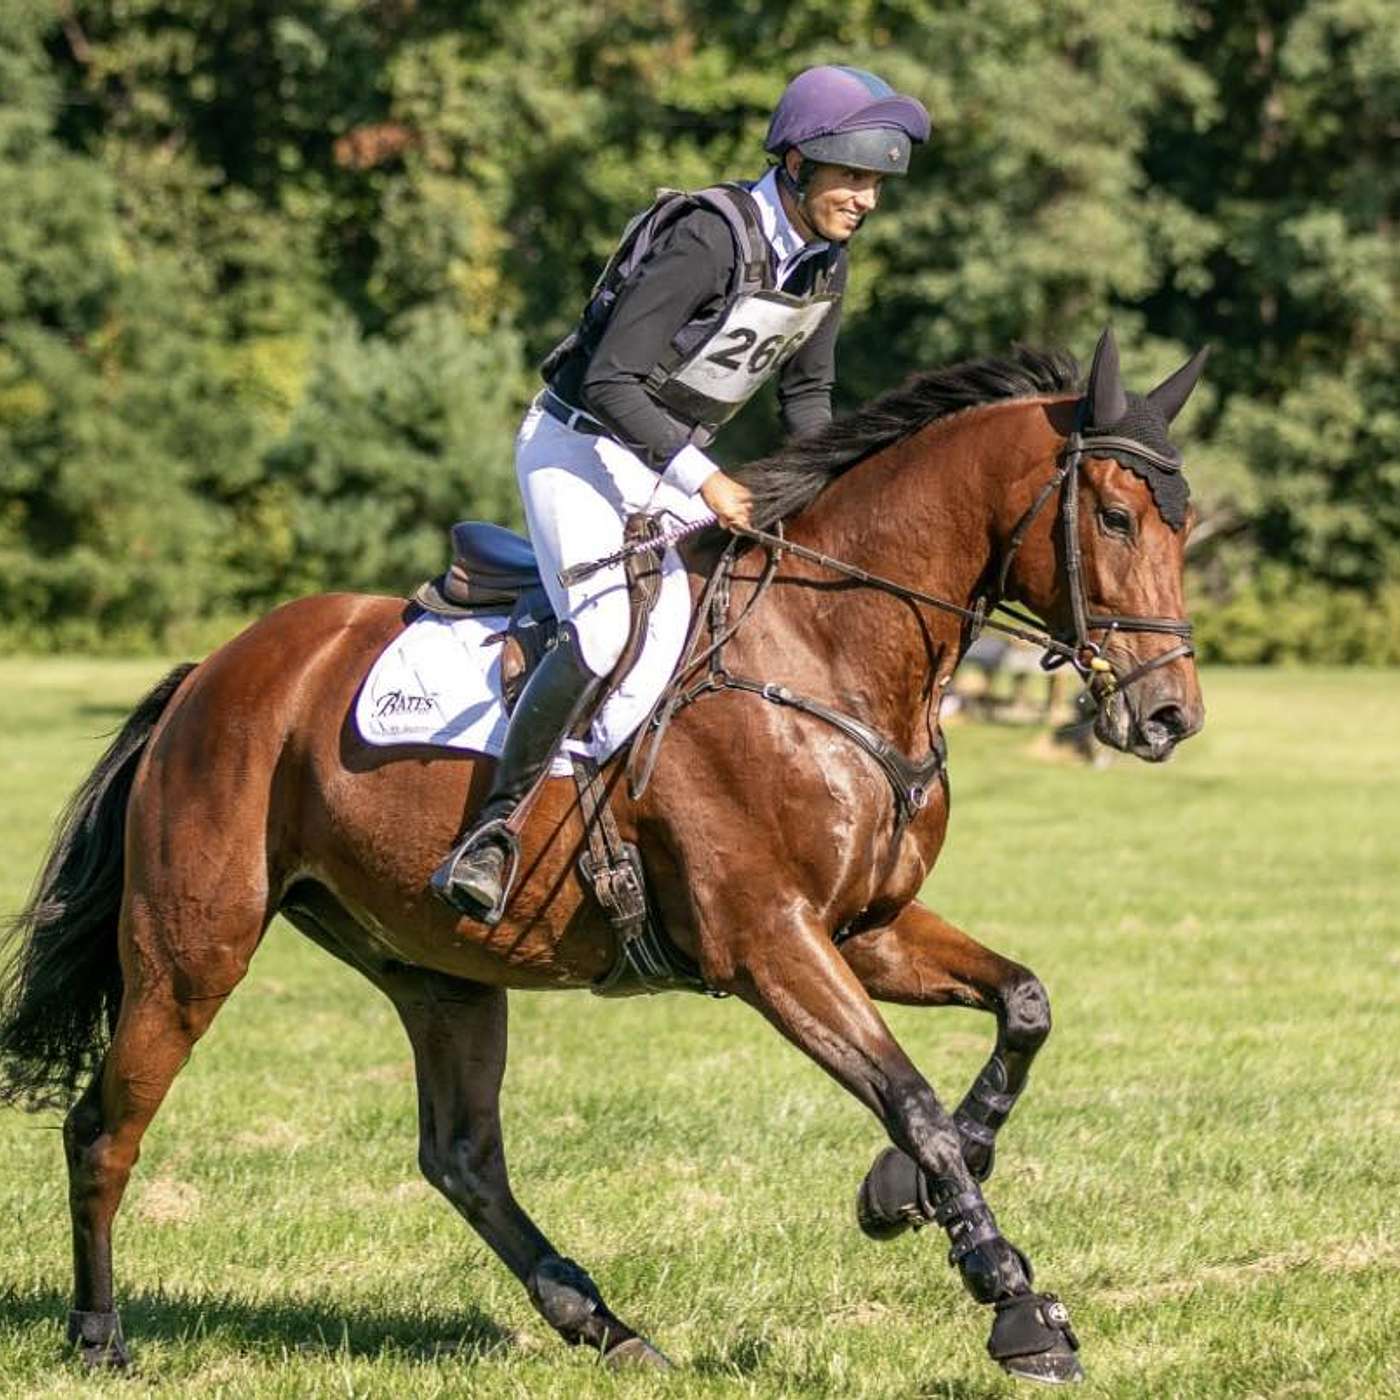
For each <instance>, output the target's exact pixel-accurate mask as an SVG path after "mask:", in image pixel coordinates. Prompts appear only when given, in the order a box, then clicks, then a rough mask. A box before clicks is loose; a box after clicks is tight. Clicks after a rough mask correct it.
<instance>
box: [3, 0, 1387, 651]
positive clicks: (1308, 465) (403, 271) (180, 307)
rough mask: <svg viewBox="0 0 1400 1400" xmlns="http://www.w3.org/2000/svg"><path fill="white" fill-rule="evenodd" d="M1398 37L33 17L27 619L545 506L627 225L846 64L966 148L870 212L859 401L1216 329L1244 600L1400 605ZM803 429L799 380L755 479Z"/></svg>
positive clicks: (25, 348)
mask: <svg viewBox="0 0 1400 1400" xmlns="http://www.w3.org/2000/svg"><path fill="white" fill-rule="evenodd" d="M1394 33H1395V28H1394V25H1393V23H1392V22H1391V20H1390V14H1389V6H1387V5H1386V4H1385V3H1384V0H1281V2H1276V0H1269V3H1265V0H1245V3H1242V4H1238V5H1230V6H1225V5H1220V4H1217V3H1213V0H1149V3H1144V4H1129V3H1127V2H1126V0H1113V3H1110V4H1106V5H1099V6H1084V5H1080V4H1068V3H1052V4H1038V3H1035V4H1033V3H1029V0H971V3H969V4H966V5H962V6H942V5H933V4H930V3H928V0H900V3H897V4H893V5H891V4H885V3H877V2H876V0H844V3H842V4H839V5H838V4H835V3H833V0H779V3H768V4H762V5H760V4H749V3H745V4H742V5H734V6H729V7H725V8H722V9H720V10H718V11H716V10H715V9H714V7H712V6H705V5H701V4H699V3H698V0H662V3H659V4H656V5H653V6H650V7H643V8H641V9H639V8H638V7H636V6H634V5H624V4H621V3H617V0H605V3H601V4H592V5H582V4H577V3H564V4H560V3H558V0H512V3H506V0H482V3H478V4H476V5H473V6H469V7H462V6H460V5H455V4H451V3H448V0H383V3H376V4H373V5H363V4H359V3H354V0H293V3H289V4H281V5H277V6H266V5H262V4H258V3H254V0H234V3H230V4H225V5H219V6H214V7H210V6H208V5H206V4H204V3H202V0H160V3H157V0H123V3H122V4H120V5H115V6H114V5H106V4H98V3H95V0H75V3H73V4H71V5H65V6H62V7H55V6H53V5H51V4H48V3H45V0H15V2H14V3H11V4H9V5H7V6H6V7H5V8H4V13H3V14H0V208H3V209H4V210H5V219H4V220H3V221H0V635H5V636H9V637H12V638H13V637H14V636H16V635H17V634H18V631H17V629H18V630H22V631H25V632H26V634H27V635H33V633H32V630H31V629H37V630H38V631H39V632H40V633H43V634H46V635H48V636H50V637H51V638H53V639H55V640H57V639H63V638H66V639H69V640H74V639H77V638H80V637H89V636H98V635H105V636H113V635H121V636H123V637H134V636H144V637H146V638H148V639H156V638H158V637H160V636H161V635H163V634H169V633H170V630H171V629H172V628H176V629H186V630H187V629H188V628H189V627H190V626H191V625H192V624H193V623H195V622H196V621H197V620H198V619H201V618H210V617H219V616H223V615H226V614H227V613H229V612H230V611H235V612H236V611H239V610H244V609H251V608H257V607H262V606H264V605H266V604H267V603H268V602H270V601H273V600H275V599H278V598H281V597H283V596H286V595H287V594H288V593H290V592H295V591H297V590H300V589H304V588H308V587H318V588H320V587H325V588H333V587H358V588H381V589H383V588H391V589H401V588H403V587H405V586H406V583H407V582H408V581H409V580H411V579H412V578H413V577H414V576H416V575H417V574H420V573H425V572H429V571H431V570H433V569H435V568H436V567H439V566H440V564H441V562H442V548H441V540H442V532H443V530H444V529H445V527H446V526H447V525H448V524H450V522H451V521H452V520H453V519H454V518H458V517H460V516H463V515H466V514H469V513H473V512H480V513H487V514H491V515H493V516H494V517H496V518H500V519H510V518H513V517H514V515H515V512H516V510H517V507H516V505H515V503H514V496H513V488H512V486H511V481H510V457H511V443H512V439H513V435H514V429H515V423H516V418H517V415H518V412H519V409H520V407H521V405H522V404H523V402H524V401H525V399H526V398H527V397H528V395H529V394H530V393H531V392H532V391H533V387H534V379H533V366H534V364H535V363H536V362H537V361H538V359H539V358H540V356H541V355H542V354H543V353H544V352H545V351H546V350H547V349H548V348H549V347H550V346H551V345H552V344H553V343H554V341H555V340H556V339H557V338H558V337H559V336H560V335H561V334H562V333H563V332H564V331H565V330H566V329H567V327H568V325H569V323H570V322H571V321H572V319H573V317H574V316H575V315H576V314H577V311H578V309H579V307H580V305H581V303H582V301H583V298H584V296H585V295H586V292H587V289H588V287H589V285H590V284H591V282H592V280H593V278H594V276H595V275H596V273H597V270H598V268H599V266H600V264H601V263H602V261H603V259H604V258H605V257H606V255H607V253H608V251H609V249H610V248H611V246H612V241H613V239H614V237H615V236H616V233H617V231H618V230H619V229H620V228H621V226H622V225H623V223H624V222H625V221H626V219H627V218H628V217H629V216H630V215H631V214H632V213H633V212H635V210H636V209H637V208H639V207H640V206H642V205H643V204H645V203H646V201H647V199H648V198H649V196H650V194H651V192H652V190H653V189H654V188H655V187H656V186H658V185H681V186H686V185H689V186H696V185H700V184H703V183H707V182H709V181H712V180H715V179H722V178H736V177H737V178H742V177H751V176H754V175H757V174H759V173H760V172H761V170H762V168H763V164H764V161H763V157H762V155H761V140H762V135H763V131H764V127H765V123H766V120H767V116H768V112H769V110H770V108H771V105H772V102H773V99H774V98H775V96H776V94H777V93H778V92H779V91H780V90H781V87H782V85H783V83H784V82H785V81H786V80H787V78H789V77H790V76H791V75H792V74H793V73H794V72H795V71H797V70H798V69H800V68H802V67H804V66H806V65H807V64H809V63H816V62H824V61H839V62H848V63H857V64H864V65H867V66H869V67H871V68H874V69H875V70H877V71H879V72H880V73H882V74H883V75H884V76H886V77H888V78H889V79H890V80H891V81H892V82H894V83H895V84H896V85H898V86H900V87H902V88H904V89H906V90H909V91H911V92H913V93H915V94H917V95H918V96H920V97H921V98H922V99H923V100H924V101H925V102H926V104H927V105H928V106H929V108H930V110H931V111H932V113H933V117H934V127H935V135H934V139H933V141H932V142H931V143H930V145H929V146H928V147H927V148H926V149H925V150H923V151H921V152H920V153H919V155H918V157H917V159H916V161H915V166H914V170H913V173H912V175H911V177H910V179H909V180H907V181H905V182H902V183H900V185H899V187H898V188H894V187H892V188H890V189H889V190H888V191H887V194H886V198H885V207H884V208H882V209H881V210H880V212H879V214H878V215H877V217H876V218H874V219H873V220H872V221H871V224H870V226H869V228H868V229H867V230H865V231H864V232H863V233H862V234H861V237H860V240H859V244H858V247H857V249H856V256H855V258H854V261H853V272H852V282H851V287H850V292H849V295H848V301H847V309H846V320H845V327H844V330H843V335H842V341H841V349H840V369H841V378H840V381H839V384H838V400H839V403H840V404H841V405H844V406H850V405H851V404H853V403H855V402H857V401H859V400H861V399H864V398H866V397H868V396H870V395H872V394H874V393H876V392H878V391H879V390H880V389H882V388H884V387H886V386H888V385H889V384H891V383H892V382H894V381H896V380H898V379H899V378H901V377H902V376H903V375H904V374H905V373H907V372H908V371H909V370H911V369H915V368H918V367H921V366H926V365H931V364H935V363H941V362H946V361H950V360H954V359H958V358H962V357H965V356H967V355H971V354H978V353H984V352H987V351H990V350H995V349H999V348H1002V347H1004V346H1005V345H1006V343H1007V342H1008V341H1011V340H1026V341H1031V342H1041V343H1046V342H1050V343H1059V344H1065V345H1068V346H1070V347H1071V348H1074V349H1077V350H1079V351H1080V352H1081V353H1083V352H1084V351H1085V350H1087V348H1088V346H1089V345H1090V344H1092V341H1093V338H1094V336H1095V335H1096V334H1097V331H1098V329H1099V327H1100V326H1101V325H1102V324H1103V323H1104V322H1105V321H1108V320H1112V321H1114V322H1115V323H1116V324H1117V326H1118V328H1119V332H1120V339H1121V340H1122V341H1123V342H1124V346H1125V356H1126V360H1127V368H1128V372H1129V376H1130V378H1131V380H1132V381H1133V382H1137V383H1148V382H1151V380H1152V379H1153V378H1154V377H1155V376H1158V375H1160V374H1162V373H1163V372H1165V371H1166V370H1168V369H1169V368H1171V367H1173V366H1174V364H1176V363H1178V362H1179V361H1180V360H1181V359H1182V358H1183V357H1184V355H1185V353H1186V352H1187V351H1188V350H1189V349H1191V348H1194V347H1195V346H1196V345H1198V344H1200V343H1203V342H1207V341H1209V342H1210V343H1211V344H1212V345H1213V346H1214V349H1215V355H1214V358H1213V360H1212V363H1211V366H1210V368H1209V371H1208V382H1207V385H1206V386H1205V388H1204V389H1203V391H1202V392H1201V393H1200V394H1198V396H1197V401H1196V402H1193V404H1192V405H1191V409H1190V410H1189V411H1188V416H1187V419H1186V420H1185V422H1184V424H1183V434H1184V435H1185V436H1187V437H1188V438H1193V439H1194V441H1193V442H1192V460H1193V464H1194V465H1195V470H1194V472H1193V486H1194V488H1195V494H1196V498H1197V500H1198V502H1199V504H1200V507H1201V511H1202V515H1203V517H1204V522H1205V527H1206V528H1205V529H1204V530H1203V532H1202V540H1203V543H1202V544H1201V547H1200V548H1199V549H1197V550H1196V551H1195V554H1194V555H1193V558H1194V560H1195V563H1196V573H1197V588H1196V592H1197V594H1198V596H1199V597H1200V598H1201V612H1202V616H1203V618H1204V617H1205V615H1206V614H1208V613H1209V612H1210V611H1211V609H1212V608H1215V609H1219V608H1221V607H1229V606H1232V605H1231V603H1230V600H1231V599H1237V600H1238V609H1239V610H1243V611H1244V612H1247V611H1248V609H1249V607H1250V606H1252V604H1251V602H1250V600H1251V599H1256V598H1259V597H1262V596H1264V595H1265V593H1267V592H1268V590H1269V589H1273V588H1275V584H1273V583H1268V584H1267V587H1266V586H1265V584H1263V583H1261V582H1260V581H1259V580H1258V579H1257V578H1256V575H1257V574H1258V573H1259V571H1260V569H1261V568H1263V567H1264V566H1266V565H1267V566H1269V568H1270V569H1273V570H1275V571H1277V570H1281V571H1282V573H1281V574H1280V573H1271V574H1270V575H1269V577H1270V578H1271V579H1272V578H1275V577H1281V578H1284V579H1286V580H1288V582H1287V583H1286V584H1283V585H1278V587H1280V588H1282V590H1283V591H1284V592H1286V591H1288V589H1289V588H1292V587H1294V586H1304V585H1305V586H1306V590H1315V589H1323V590H1327V591H1329V592H1338V593H1340V594H1343V595H1346V596H1347V597H1349V598H1350V599H1351V600H1352V601H1348V602H1338V603H1337V604H1336V607H1337V608H1338V609H1340V611H1341V612H1343V613H1346V614H1347V615H1348V616H1350V615H1351V613H1352V612H1353V611H1354V612H1356V613H1357V614H1358V615H1360V614H1361V613H1363V612H1364V611H1365V610H1366V607H1367V606H1368V600H1373V599H1375V598H1378V597H1380V596H1382V595H1383V594H1385V591H1386V590H1387V589H1388V588H1390V587H1392V586H1393V585H1395V584H1396V581H1397V579H1400V426H1397V425H1400V398H1398V397H1397V396H1400V389H1397V388H1396V383H1397V380H1396V375H1395V366H1396V364H1397V361H1400V331H1397V326H1398V325H1400V314H1398V313H1400V257H1397V241H1396V239H1397V235H1396V233H1395V231H1394V230H1395V228H1396V221H1397V218H1400V166H1397V164H1396V162H1395V160H1394V158H1393V156H1394V131H1395V125H1396V121H1397V117H1398V116H1400V114H1398V113H1397V107H1398V106H1400V98H1397V93H1400V45H1397V43H1396V42H1395V38H1394ZM777 431H778V429H777V424H776V419H775V415H774V413H773V411H772V404H771V398H770V399H769V401H768V402H767V405H766V407H756V408H755V409H754V410H752V411H750V412H749V413H748V414H747V415H745V416H744V418H742V419H741V420H740V422H739V423H738V424H736V425H735V428H734V429H732V430H731V431H730V432H729V433H728V434H727V435H726V437H725V439H724V440H723V442H722V444H721V457H722V459H724V460H729V461H733V460H736V459H739V458H742V457H745V456H750V455H753V454H756V453H758V452H761V451H764V450H766V449H767V448H769V447H771V446H772V445H773V444H774V442H775V441H776V437H777ZM1207 537H1208V538H1207ZM1261 590H1262V591H1261ZM1308 596H1312V594H1311V591H1309V593H1308ZM1230 615H1231V616H1235V614H1234V613H1232V614H1230ZM1205 625H1206V626H1207V627H1210V626H1212V625H1213V624H1211V623H1206V624H1205ZM1383 650H1384V648H1382V651H1383ZM1289 654H1290V655H1291V654H1294V653H1292V652H1290V653H1289ZM1372 654H1373V655H1379V654H1381V652H1373V653H1372Z"/></svg>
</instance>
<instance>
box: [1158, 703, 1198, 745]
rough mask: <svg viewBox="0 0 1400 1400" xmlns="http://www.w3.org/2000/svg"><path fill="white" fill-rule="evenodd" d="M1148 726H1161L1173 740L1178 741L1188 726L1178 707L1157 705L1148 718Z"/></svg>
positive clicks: (1183, 714)
mask: <svg viewBox="0 0 1400 1400" xmlns="http://www.w3.org/2000/svg"><path fill="white" fill-rule="evenodd" d="M1148 723H1149V724H1158V725H1161V727H1162V728H1163V729H1165V730H1166V731H1167V733H1168V734H1170V735H1171V736H1172V738H1173V739H1179V738H1181V736H1182V735H1183V734H1185V733H1186V731H1187V729H1189V728H1190V725H1189V724H1188V722H1187V719H1186V715H1185V713H1184V712H1183V711H1182V708H1181V706H1180V705H1159V706H1158V707H1157V709H1155V710H1153V711H1152V713H1151V715H1150V716H1149V717H1148Z"/></svg>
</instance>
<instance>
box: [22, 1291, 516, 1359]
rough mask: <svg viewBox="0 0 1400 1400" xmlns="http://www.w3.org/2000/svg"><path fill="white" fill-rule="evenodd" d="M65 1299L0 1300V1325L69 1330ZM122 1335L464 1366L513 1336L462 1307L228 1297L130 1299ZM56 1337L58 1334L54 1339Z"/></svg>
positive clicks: (124, 1306) (53, 1294)
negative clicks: (446, 1359) (423, 1309)
mask: <svg viewBox="0 0 1400 1400" xmlns="http://www.w3.org/2000/svg"><path fill="white" fill-rule="evenodd" d="M70 1306H71V1304H70V1303H69V1300H68V1295H67V1294H66V1293H59V1292H58V1291H57V1290H54V1289H45V1290H42V1291H37V1292H32V1293H4V1294H0V1321H3V1322H4V1323H5V1324H6V1325H7V1326H9V1327H13V1328H15V1329H22V1328H26V1327H34V1326H49V1325H55V1324H56V1325H57V1326H58V1327H59V1328H60V1329H61V1328H62V1326H63V1325H64V1324H65V1323H66V1322H67V1318H68V1309H69V1307H70ZM119 1306H120V1311H121V1319H122V1330H123V1331H124V1332H125V1334H126V1338H127V1340H128V1342H130V1343H131V1344H132V1346H133V1349H139V1348H140V1345H141V1343H142V1342H143V1341H163V1342H188V1341H192V1340H198V1339H200V1338H202V1337H211V1338H217V1339H218V1340H220V1341H227V1342H228V1343H229V1344H230V1345H231V1346H234V1347H247V1348H249V1349H251V1350H254V1351H264V1350H274V1351H279V1352H280V1351H281V1350H283V1349H284V1348H285V1349H286V1350H287V1351H289V1352H301V1353H303V1354H308V1355H314V1354H316V1353H332V1354H335V1355H343V1354H346V1353H348V1354H349V1355H350V1356H354V1357H365V1358H371V1359H373V1358H377V1357H392V1358H394V1359H395V1360H400V1361H404V1360H407V1361H420V1362H423V1361H433V1360H435V1359H437V1358H439V1357H443V1356H450V1357H451V1358H452V1359H453V1360H457V1361H466V1362H470V1361H473V1360H475V1359H477V1358H479V1357H482V1356H486V1355H489V1354H492V1353H495V1352H500V1351H504V1350H507V1349H509V1348H511V1347H513V1346H514V1345H515V1339H514V1335H513V1334H512V1333H511V1332H508V1331H507V1330H506V1329H504V1328H503V1327H501V1326H499V1325H498V1324H497V1323H496V1322H495V1321H494V1320H493V1319H492V1318H490V1317H489V1316H488V1315H487V1314H486V1313H484V1312H481V1311H480V1310H479V1309H477V1308H474V1307H472V1306H470V1305H467V1306H465V1307H463V1308H462V1309H460V1310H459V1311H455V1312H446V1311H444V1312H442V1313H440V1314H435V1315H432V1316H427V1317H424V1316H422V1315H420V1314H416V1313H415V1314H409V1313H399V1314H396V1313H394V1312H392V1311H389V1310H388V1309H386V1308H384V1307H367V1306H354V1305H352V1306H349V1307H337V1306H333V1305H331V1304H329V1303H327V1304H322V1303H315V1302H307V1301H305V1300H302V1299H295V1298H289V1299H286V1300H281V1301H278V1300H268V1301H264V1302H253V1301H250V1300H249V1299H247V1298H240V1297H236V1296H231V1295H229V1294H222V1295H219V1294H207V1295H201V1296H199V1297H184V1296H180V1295H178V1294H167V1293H162V1292H154V1293H151V1292H146V1293H134V1294H132V1295H130V1296H129V1297H127V1298H125V1299H124V1300H123V1301H122V1302H121V1303H120V1305H119ZM60 1335H61V1333H60Z"/></svg>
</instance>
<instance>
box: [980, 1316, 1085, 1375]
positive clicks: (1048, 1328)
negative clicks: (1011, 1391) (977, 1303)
mask: <svg viewBox="0 0 1400 1400" xmlns="http://www.w3.org/2000/svg"><path fill="white" fill-rule="evenodd" d="M1078 1350H1079V1338H1078V1337H1076V1336H1075V1335H1074V1328H1073V1327H1071V1326H1070V1321H1069V1309H1068V1308H1066V1307H1065V1305H1064V1304H1063V1303H1062V1302H1060V1300H1059V1299H1058V1298H1057V1297H1055V1295H1054V1294H1053V1293H1021V1294H1018V1295H1017V1296H1016V1297H1014V1298H1003V1299H1002V1300H1001V1301H1000V1302H999V1303H997V1304H996V1318H995V1319H994V1320H993V1322H992V1335H991V1336H990V1337H989V1338H988V1339H987V1353H988V1355H990V1356H991V1358H992V1360H993V1361H995V1362H997V1363H998V1364H999V1365H1000V1366H1001V1367H1002V1369H1003V1370H1005V1371H1007V1372H1009V1373H1010V1374H1011V1375H1013V1376H1018V1377H1019V1378H1020V1379H1021V1380H1026V1381H1039V1382H1040V1383H1041V1384H1042V1385H1073V1384H1075V1383H1076V1382H1078V1381H1082V1380H1083V1379H1084V1368H1083V1367H1082V1366H1081V1365H1080V1364H1079V1358H1078V1357H1077V1356H1076V1355H1075V1353H1076V1352H1077V1351H1078Z"/></svg>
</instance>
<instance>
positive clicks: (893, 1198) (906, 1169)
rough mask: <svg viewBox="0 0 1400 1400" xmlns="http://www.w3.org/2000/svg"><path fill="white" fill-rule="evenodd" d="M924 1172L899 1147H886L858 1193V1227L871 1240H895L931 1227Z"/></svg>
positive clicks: (872, 1166) (867, 1173)
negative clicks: (910, 1232) (929, 1224)
mask: <svg viewBox="0 0 1400 1400" xmlns="http://www.w3.org/2000/svg"><path fill="white" fill-rule="evenodd" d="M921 1185H922V1173H921V1172H920V1171H919V1168H918V1166H917V1164H916V1163H915V1162H914V1160H913V1159H912V1158H910V1157H908V1156H906V1155H905V1154H904V1153H903V1152H901V1151H900V1150H899V1148H897V1147H887V1148H885V1150H884V1151H883V1152H881V1153H880V1155H879V1156H878V1157H876V1158H875V1161H874V1162H873V1163H872V1164H871V1167H870V1170H869V1171H868V1172H866V1174H865V1180H864V1181H862V1182H861V1184H860V1190H859V1191H857V1192H856V1224H857V1225H859V1226H860V1228H861V1233H862V1234H864V1235H866V1236H868V1237H869V1238H870V1239H872V1240H892V1239H894V1238H895V1236H896V1235H902V1234H903V1233H904V1232H905V1231H906V1230H908V1229H910V1228H913V1229H915V1230H917V1229H919V1228H920V1227H921V1226H923V1225H926V1224H928V1221H929V1217H928V1215H927V1214H926V1213H925V1209H924V1201H925V1200H926V1198H927V1192H926V1191H923V1190H921Z"/></svg>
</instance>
